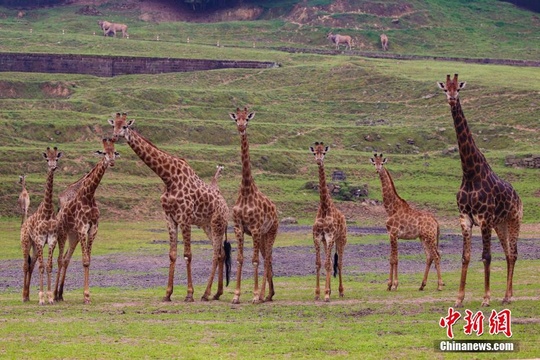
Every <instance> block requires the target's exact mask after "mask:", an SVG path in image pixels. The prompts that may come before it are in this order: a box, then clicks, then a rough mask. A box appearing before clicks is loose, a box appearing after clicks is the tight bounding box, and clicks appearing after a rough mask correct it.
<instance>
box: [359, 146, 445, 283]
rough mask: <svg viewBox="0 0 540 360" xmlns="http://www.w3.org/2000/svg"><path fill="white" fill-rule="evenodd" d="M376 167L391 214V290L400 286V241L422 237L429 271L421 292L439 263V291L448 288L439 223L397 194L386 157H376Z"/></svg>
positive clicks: (385, 203) (386, 207) (387, 211)
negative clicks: (386, 165)
mask: <svg viewBox="0 0 540 360" xmlns="http://www.w3.org/2000/svg"><path fill="white" fill-rule="evenodd" d="M370 160H371V163H372V164H373V165H375V169H376V170H377V173H378V174H379V178H380V180H381V185H382V193H383V203H384V209H385V210H386V213H387V214H388V219H387V220H386V229H387V230H388V234H389V235H390V277H389V279H388V290H392V289H393V290H397V287H398V271H397V268H398V243H397V241H398V239H403V240H413V239H417V238H420V242H421V243H422V247H423V248H424V252H425V253H426V269H425V271H424V278H423V279H422V284H421V285H420V289H419V290H424V287H425V286H426V283H427V278H428V274H429V268H430V267H431V264H432V263H433V262H435V269H436V270H437V278H438V286H437V290H442V287H443V285H444V283H443V281H442V276H441V267H440V260H441V254H440V252H439V249H438V247H439V235H440V230H439V223H438V222H437V219H435V217H434V216H433V215H432V214H431V213H429V212H427V211H421V210H418V209H415V208H413V207H411V206H410V205H409V204H408V203H407V202H406V201H405V200H403V199H402V198H401V197H400V196H399V195H398V194H397V191H396V188H395V186H394V182H393V180H392V177H391V176H390V173H389V172H388V170H387V169H386V168H385V167H384V166H383V165H384V164H386V158H383V156H382V154H380V155H379V156H377V154H375V155H374V157H373V158H371V159H370Z"/></svg>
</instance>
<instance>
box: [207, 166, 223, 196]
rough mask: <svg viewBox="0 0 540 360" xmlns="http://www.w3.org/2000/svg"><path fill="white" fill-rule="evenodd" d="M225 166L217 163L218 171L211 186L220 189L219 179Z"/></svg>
mask: <svg viewBox="0 0 540 360" xmlns="http://www.w3.org/2000/svg"><path fill="white" fill-rule="evenodd" d="M223 169H224V167H223V165H217V166H216V173H215V174H214V177H213V178H212V182H211V183H210V186H212V187H214V188H216V189H218V190H219V188H218V180H219V178H220V176H221V172H222V171H223Z"/></svg>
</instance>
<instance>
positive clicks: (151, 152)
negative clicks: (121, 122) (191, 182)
mask: <svg viewBox="0 0 540 360" xmlns="http://www.w3.org/2000/svg"><path fill="white" fill-rule="evenodd" d="M126 140H127V143H128V144H129V146H130V147H131V148H132V149H133V151H134V152H135V154H137V156H139V158H140V159H141V160H142V161H143V162H144V163H145V164H146V165H147V166H148V167H149V168H150V169H152V171H154V172H155V173H156V175H157V176H159V177H160V178H161V180H162V181H163V182H164V183H165V185H166V186H167V187H169V185H171V184H172V183H173V178H174V172H175V171H177V172H182V167H183V168H187V169H188V171H190V170H191V168H190V167H189V166H187V163H186V162H185V161H184V160H182V159H178V158H175V157H173V156H171V155H169V154H167V153H166V152H164V151H162V150H160V149H158V148H157V147H156V146H155V145H154V144H152V143H151V142H150V141H148V140H147V139H145V138H144V137H143V136H142V135H141V134H139V133H138V132H136V131H135V130H131V129H130V130H128V133H127V134H126ZM173 165H174V166H173ZM176 166H179V167H180V168H176ZM191 172H193V171H192V170H191ZM189 175H191V174H189Z"/></svg>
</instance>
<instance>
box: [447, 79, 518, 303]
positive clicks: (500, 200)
mask: <svg viewBox="0 0 540 360" xmlns="http://www.w3.org/2000/svg"><path fill="white" fill-rule="evenodd" d="M465 84H466V83H465V82H459V81H458V75H457V74H455V75H454V78H453V79H451V78H450V75H447V76H446V82H445V83H442V82H438V83H437V85H438V86H439V87H440V88H441V89H442V90H443V91H444V92H445V94H446V98H447V101H448V104H449V105H450V111H451V113H452V118H453V119H454V128H455V130H456V137H457V142H458V147H459V155H460V158H461V168H462V170H463V177H462V180H461V187H460V189H459V191H458V193H457V204H458V209H459V213H460V224H461V231H462V234H463V256H462V267H461V280H460V285H459V290H458V296H457V300H456V304H455V306H456V307H461V306H463V299H464V298H465V282H466V278H467V269H468V266H469V262H470V258H471V235H472V227H473V225H476V226H479V227H480V230H481V232H482V243H483V250H482V261H483V262H484V290H485V294H484V300H483V302H482V306H489V302H490V298H491V292H490V286H489V279H490V264H491V231H492V229H495V232H496V233H497V236H498V237H499V240H500V242H501V246H502V248H503V249H504V253H505V256H506V263H507V283H506V293H505V296H504V299H503V304H507V303H509V302H510V301H511V298H512V295H513V289H512V278H513V275H514V266H515V263H516V260H517V241H518V236H519V230H520V224H521V219H522V217H523V204H522V202H521V199H520V198H519V196H518V194H517V193H516V191H515V190H514V188H513V187H512V185H510V184H509V183H508V182H506V181H504V180H502V179H501V178H499V177H498V176H497V175H496V174H495V172H494V171H493V170H492V169H491V167H490V166H489V164H488V162H487V160H486V158H485V156H484V154H482V152H481V151H480V149H478V147H477V146H476V143H475V141H474V138H473V136H472V134H471V131H470V129H469V125H468V124H467V120H466V119H465V115H464V114H463V110H462V108H461V103H460V99H459V91H460V90H461V89H463V88H464V87H465Z"/></svg>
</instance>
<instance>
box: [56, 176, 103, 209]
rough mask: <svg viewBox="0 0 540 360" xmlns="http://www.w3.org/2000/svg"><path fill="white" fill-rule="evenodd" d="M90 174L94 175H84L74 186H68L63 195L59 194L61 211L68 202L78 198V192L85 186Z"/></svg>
mask: <svg viewBox="0 0 540 360" xmlns="http://www.w3.org/2000/svg"><path fill="white" fill-rule="evenodd" d="M93 170H95V168H94V169H93ZM90 174H92V172H88V173H87V174H84V176H83V177H81V178H80V179H79V180H77V181H76V182H74V183H73V184H71V185H68V187H67V188H65V189H64V190H63V191H62V192H61V193H59V194H58V205H59V208H60V209H61V208H63V207H64V205H66V204H67V203H68V202H70V201H71V200H73V199H74V198H75V197H76V196H77V192H78V191H79V189H80V188H81V186H82V185H83V183H84V181H85V180H86V178H87V177H88V176H90Z"/></svg>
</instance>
